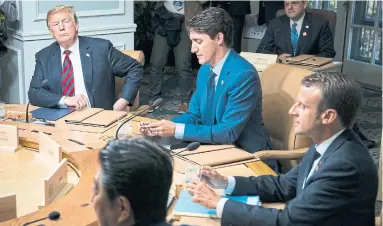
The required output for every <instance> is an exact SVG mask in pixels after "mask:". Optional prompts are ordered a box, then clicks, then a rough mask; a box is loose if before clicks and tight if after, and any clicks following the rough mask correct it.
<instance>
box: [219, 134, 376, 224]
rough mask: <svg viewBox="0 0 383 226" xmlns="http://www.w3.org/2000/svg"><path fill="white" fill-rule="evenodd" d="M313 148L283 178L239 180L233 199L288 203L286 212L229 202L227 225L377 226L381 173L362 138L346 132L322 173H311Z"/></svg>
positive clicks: (323, 162)
mask: <svg viewBox="0 0 383 226" xmlns="http://www.w3.org/2000/svg"><path fill="white" fill-rule="evenodd" d="M314 151H316V150H315V149H314V148H310V149H309V151H308V152H307V153H306V154H305V155H304V157H303V159H302V162H301V163H300V164H299V165H298V166H297V167H295V168H294V169H293V170H291V171H290V172H288V173H287V174H283V175H280V176H261V177H249V178H243V177H236V178H235V181H236V185H235V188H234V191H233V193H232V195H259V196H260V198H261V200H262V201H263V202H266V201H268V202H287V201H289V202H288V203H287V204H286V206H285V208H284V209H283V210H277V209H267V208H262V207H259V206H250V205H246V204H241V203H238V202H234V201H230V200H229V201H227V202H226V203H225V206H224V208H223V213H222V218H221V223H222V225H262V226H271V225H273V226H277V225H294V226H295V225H297V226H299V225H307V226H309V225H310V226H311V225H318V226H338V225H344V226H346V225H347V226H359V225H368V226H373V225H375V212H374V209H375V200H376V195H377V190H378V174H377V168H376V166H375V164H374V162H373V160H372V158H371V155H370V153H369V152H368V149H367V148H366V147H365V146H364V144H363V143H362V141H361V140H360V139H359V137H357V135H356V134H355V133H354V132H353V131H351V130H349V129H346V130H345V131H344V132H343V133H342V134H340V135H339V136H338V137H337V138H336V139H335V140H334V141H333V142H332V143H331V145H330V146H329V147H328V149H327V150H326V152H325V153H324V154H323V156H322V158H321V159H320V162H319V164H318V168H317V170H316V171H314V173H313V174H312V175H311V177H310V178H309V179H308V180H307V182H306V186H305V189H302V185H303V181H304V179H305V177H306V176H307V175H308V173H309V171H310V169H311V163H312V162H311V161H310V160H309V159H312V156H313V155H314V153H315V152H314Z"/></svg>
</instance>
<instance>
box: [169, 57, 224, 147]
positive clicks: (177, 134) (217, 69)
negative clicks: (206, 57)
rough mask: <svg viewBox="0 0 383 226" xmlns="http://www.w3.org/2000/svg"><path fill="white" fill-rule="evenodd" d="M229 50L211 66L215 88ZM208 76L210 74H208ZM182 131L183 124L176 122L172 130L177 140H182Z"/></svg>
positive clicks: (183, 129)
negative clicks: (174, 128) (174, 129)
mask: <svg viewBox="0 0 383 226" xmlns="http://www.w3.org/2000/svg"><path fill="white" fill-rule="evenodd" d="M230 52H231V50H229V51H227V53H226V55H225V56H224V57H223V58H222V59H221V60H219V61H218V63H217V64H216V65H215V66H214V67H213V68H211V70H212V71H213V72H214V74H215V75H216V76H215V77H214V89H217V83H218V79H219V76H220V75H221V71H222V68H223V65H224V64H225V61H226V59H227V57H228V56H229V54H230ZM209 76H210V74H209ZM184 133H185V124H183V123H176V131H175V132H174V137H175V138H177V139H179V140H182V139H183V138H184Z"/></svg>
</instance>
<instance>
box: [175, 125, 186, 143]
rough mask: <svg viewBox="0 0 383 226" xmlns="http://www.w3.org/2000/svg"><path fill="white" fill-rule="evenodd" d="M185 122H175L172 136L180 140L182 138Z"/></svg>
mask: <svg viewBox="0 0 383 226" xmlns="http://www.w3.org/2000/svg"><path fill="white" fill-rule="evenodd" d="M184 132H185V124H182V123H176V131H175V132H174V137H175V138H177V139H179V140H182V139H183V138H184Z"/></svg>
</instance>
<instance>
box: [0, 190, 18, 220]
mask: <svg viewBox="0 0 383 226" xmlns="http://www.w3.org/2000/svg"><path fill="white" fill-rule="evenodd" d="M16 217H17V212H16V195H15V194H12V195H7V196H1V197H0V222H3V221H7V220H11V219H14V218H16Z"/></svg>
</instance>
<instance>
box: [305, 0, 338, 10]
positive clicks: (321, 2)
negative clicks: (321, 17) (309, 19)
mask: <svg viewBox="0 0 383 226" xmlns="http://www.w3.org/2000/svg"><path fill="white" fill-rule="evenodd" d="M307 6H308V7H309V8H313V9H327V10H333V11H336V9H337V0H308V1H307Z"/></svg>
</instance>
